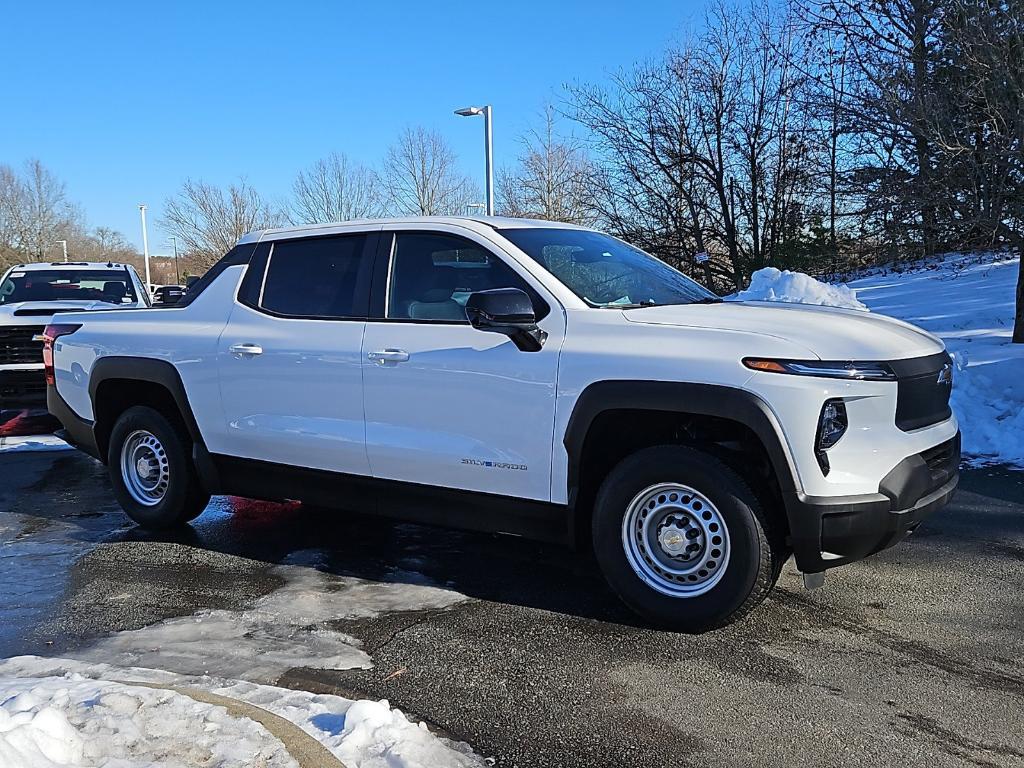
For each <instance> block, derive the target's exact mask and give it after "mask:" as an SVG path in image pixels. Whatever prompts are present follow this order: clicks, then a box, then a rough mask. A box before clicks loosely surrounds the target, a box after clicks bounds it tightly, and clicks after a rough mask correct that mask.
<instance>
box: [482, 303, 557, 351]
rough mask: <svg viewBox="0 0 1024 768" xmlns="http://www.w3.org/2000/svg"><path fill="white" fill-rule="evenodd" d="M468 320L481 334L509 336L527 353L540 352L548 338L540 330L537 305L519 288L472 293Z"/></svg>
mask: <svg viewBox="0 0 1024 768" xmlns="http://www.w3.org/2000/svg"><path fill="white" fill-rule="evenodd" d="M466 317H467V318H469V324H470V325H472V326H473V327H474V328H476V329H477V330H478V331H491V332H492V333H503V334H505V335H506V336H508V337H509V338H510V339H512V341H513V342H514V343H515V345H516V346H517V347H519V349H521V350H522V351H523V352H539V351H540V349H541V347H543V346H544V341H545V339H547V337H548V335H547V333H546V332H545V331H542V330H541V329H540V328H538V327H537V316H536V315H535V314H534V312H533V302H531V301H530V297H529V296H527V295H526V291H522V290H520V289H519V288H495V289H494V290H490V291H477V292H475V293H471V294H470V295H469V300H468V301H466Z"/></svg>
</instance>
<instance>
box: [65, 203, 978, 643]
mask: <svg viewBox="0 0 1024 768" xmlns="http://www.w3.org/2000/svg"><path fill="white" fill-rule="evenodd" d="M46 337H47V341H46V344H47V355H48V359H49V361H50V365H51V368H52V375H53V376H54V377H55V382H56V383H55V386H51V387H50V388H49V391H48V402H49V408H50V411H51V412H52V413H53V414H54V415H56V416H57V417H58V418H60V420H61V421H62V422H63V424H64V427H65V430H66V435H67V438H68V440H69V441H70V442H73V443H75V444H77V445H78V446H80V447H81V448H83V449H84V450H86V451H88V452H89V453H91V454H92V455H93V456H95V457H97V458H98V459H100V460H101V461H103V462H106V463H107V464H108V465H109V468H110V477H111V480H112V483H113V487H114V490H115V493H116V495H117V497H118V499H119V501H120V503H121V504H122V506H123V507H124V509H125V511H126V512H127V513H128V514H129V515H130V516H131V517H132V518H133V519H134V520H135V521H137V522H138V523H140V524H141V525H148V526H155V527H164V526H170V525H176V524H181V523H184V522H185V521H187V520H190V519H192V518H194V517H195V516H197V515H198V514H200V512H201V511H202V510H203V508H204V507H205V505H206V503H207V501H208V500H209V497H210V494H213V493H232V494H239V495H243V496H252V497H257V498H265V499H300V500H304V501H308V502H311V503H316V504H319V505H330V506H334V507H337V508H340V509H359V510H366V511H369V512H376V513H380V514H386V515H392V516H397V517H401V518H405V519H411V520H416V521H421V522H431V523H441V524H446V525H454V526H462V527H467V528H473V529H477V530H484V531H496V532H506V533H515V534H522V535H528V536H533V537H536V538H540V539H546V540H554V541H560V542H566V543H568V544H571V545H576V546H586V547H591V548H592V549H593V551H594V552H595V554H596V556H597V561H598V563H599V564H600V567H601V569H602V571H603V573H604V575H605V577H606V578H607V580H608V582H609V583H610V585H611V586H612V588H613V589H615V591H616V592H617V593H618V594H619V595H620V596H621V597H622V599H623V600H624V601H625V602H626V603H627V604H628V605H629V606H630V607H632V608H633V609H634V610H636V611H637V612H638V613H640V614H641V615H643V616H645V617H647V618H648V619H650V620H651V621H654V622H656V623H658V624H662V625H668V626H671V627H676V628H680V629H685V630H691V631H699V630H704V629H708V628H711V627H715V626H720V625H722V624H725V623H727V622H729V621H733V620H735V619H737V618H738V617H740V616H743V615H744V614H745V613H747V612H748V611H750V610H751V609H752V608H753V607H754V606H755V605H757V604H758V603H759V602H760V601H761V600H762V599H763V598H764V597H765V596H766V595H767V594H768V593H769V591H770V590H771V589H772V587H773V585H774V584H775V582H776V579H777V578H778V576H779V572H780V569H781V568H782V565H783V563H784V562H785V560H786V559H787V558H788V557H789V556H790V555H791V554H792V555H794V556H795V557H796V563H797V566H798V567H799V568H800V569H801V570H802V571H803V572H804V573H805V574H807V575H808V581H809V582H811V583H812V585H813V584H816V583H818V582H820V574H821V573H822V572H824V571H825V569H827V568H831V567H834V566H838V565H842V564H844V563H849V562H852V561H855V560H858V559H860V558H863V557H865V556H867V555H869V554H871V553H873V552H876V551H878V550H880V549H882V548H884V547H888V546H890V545H892V544H895V543H896V542H898V541H900V540H901V539H902V538H904V537H905V536H906V535H907V534H908V533H909V532H910V531H912V530H913V529H914V528H915V527H916V526H917V525H918V524H919V523H920V521H921V520H922V519H923V518H924V517H925V516H927V515H928V514H930V513H932V512H934V511H935V510H937V509H939V508H940V507H941V506H942V505H944V504H945V503H946V502H947V501H948V500H949V499H950V497H951V496H952V494H953V491H954V488H955V487H956V484H957V478H958V474H957V472H958V465H959V456H960V443H959V431H958V428H957V422H956V419H955V418H954V417H953V415H952V413H951V412H950V408H949V395H950V386H951V379H950V372H951V366H950V361H949V357H948V355H947V354H946V352H945V351H944V349H943V346H942V343H941V342H940V341H939V340H938V339H936V338H935V337H933V336H931V335H929V334H928V333H925V332H924V331H922V330H919V329H917V328H914V327H912V326H910V325H907V324H906V323H901V322H898V321H895V320H891V319H888V318H885V317H880V316H878V315H871V314H866V313H863V312H855V311H848V310H838V309H828V308H821V307H809V306H800V305H780V304H766V303H743V302H738V303H731V302H729V303H727V302H723V301H721V300H720V299H719V298H718V297H717V296H715V295H713V294H712V293H710V292H709V291H707V290H706V289H704V288H703V287H701V286H700V285H698V284H697V283H695V282H693V281H692V280H690V279H688V278H687V277H685V276H684V275H682V274H681V273H679V272H677V271H676V270H674V269H672V268H670V267H669V266H667V265H666V264H664V263H663V262H661V261H659V260H658V259H656V258H654V257H652V256H649V255H648V254H646V253H643V252H642V251H639V250H637V249H636V248H633V247H631V246H629V245H627V244H626V243H624V242H622V241H621V240H617V239H615V238H613V237H609V236H608V235H604V234H601V233H600V232H595V231H591V230H587V229H581V228H578V227H571V226H567V225H564V224H553V223H546V222H540V221H534V220H525V219H524V220H517V219H500V218H487V219H466V218H419V219H393V220H378V221H361V222H348V223H344V224H337V225H329V226H307V227H299V228H291V229H275V230H268V231H265V232H257V233H254V234H252V235H249V236H247V237H245V238H243V239H242V240H241V241H240V242H239V243H238V245H237V246H236V247H235V248H234V249H233V250H232V251H231V252H229V253H228V254H227V255H226V256H225V257H224V258H223V259H222V260H221V261H220V262H219V263H218V264H217V265H216V266H215V267H213V268H212V269H211V270H210V271H209V272H208V273H207V274H206V275H205V276H204V277H203V278H202V279H201V280H200V281H199V282H198V283H196V284H195V285H194V286H193V287H192V288H190V290H189V292H188V294H187V295H186V298H185V301H184V302H183V303H181V304H179V305H177V306H175V307H170V308H167V309H159V308H155V309H153V310H151V311H148V312H145V313H119V312H109V313H107V312H101V313H92V314H89V315H85V314H74V315H65V316H61V317H60V318H59V320H58V321H57V322H55V324H54V325H52V326H51V327H50V328H48V329H47V332H46Z"/></svg>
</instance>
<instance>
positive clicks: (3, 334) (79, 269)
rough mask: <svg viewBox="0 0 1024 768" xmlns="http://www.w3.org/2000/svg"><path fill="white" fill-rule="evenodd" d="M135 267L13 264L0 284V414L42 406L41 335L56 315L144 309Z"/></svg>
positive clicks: (144, 299) (145, 295) (146, 297)
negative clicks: (102, 310)
mask: <svg viewBox="0 0 1024 768" xmlns="http://www.w3.org/2000/svg"><path fill="white" fill-rule="evenodd" d="M149 304H150V300H149V294H148V293H147V292H146V290H145V288H144V287H143V284H142V281H141V280H140V279H139V276H138V274H137V273H136V271H135V268H134V267H132V266H130V265H128V264H116V263H114V262H86V261H76V262H52V263H38V264H16V265H15V266H13V267H11V268H10V269H8V270H7V272H6V273H4V276H3V278H2V279H0V410H4V409H7V408H28V407H32V406H45V404H46V382H45V381H44V379H43V344H42V342H41V341H39V340H38V339H36V338H35V337H37V336H40V335H41V334H42V332H43V329H44V328H45V327H46V325H47V324H48V323H49V322H50V320H51V319H52V318H53V316H54V315H55V314H57V313H60V312H72V311H82V310H87V311H91V310H95V309H107V310H109V309H110V308H111V306H112V305H113V306H116V307H118V308H127V307H134V308H138V307H148V306H149Z"/></svg>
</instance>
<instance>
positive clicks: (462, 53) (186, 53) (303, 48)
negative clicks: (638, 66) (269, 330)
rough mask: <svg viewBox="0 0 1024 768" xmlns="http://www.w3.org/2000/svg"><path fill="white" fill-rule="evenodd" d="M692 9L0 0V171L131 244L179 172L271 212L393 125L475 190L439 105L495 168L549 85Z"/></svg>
mask: <svg viewBox="0 0 1024 768" xmlns="http://www.w3.org/2000/svg"><path fill="white" fill-rule="evenodd" d="M704 4H705V3H704V0H676V1H675V2H672V1H671V0H647V1H646V2H643V3H628V2H603V1H602V2H552V1H551V0H547V1H546V2H544V1H542V0H520V2H518V3H486V2H478V3H463V2H458V3H455V2H453V3H424V2H391V3H383V2H377V3H372V4H371V3H358V4H357V3H345V2H292V3H287V4H285V3H263V2H258V1H256V2H248V3H242V2H237V3H235V2H215V1H214V0H208V2H191V1H189V2H169V3H148V4H147V3H138V2H136V3H123V2H67V3H65V2H60V3H45V2H33V3H21V2H8V3H6V4H5V8H4V11H3V18H4V26H5V28H6V32H7V34H5V35H4V38H5V39H4V46H3V47H2V48H0V73H2V78H0V79H2V82H3V97H4V109H3V116H2V117H0V162H5V163H9V164H20V163H21V162H23V161H24V160H26V159H28V158H30V157H38V158H39V159H40V160H42V161H43V163H44V164H45V165H47V166H48V167H49V168H50V169H51V170H53V171H54V172H56V173H57V174H58V175H59V176H60V177H61V178H62V179H63V180H64V181H66V183H67V187H68V192H69V195H70V197H71V198H72V199H74V200H76V201H77V202H79V203H81V204H82V205H83V207H84V208H85V211H86V213H87V216H88V220H89V223H90V225H92V226H96V225H100V224H102V225H106V226H111V227H114V228H115V229H118V230H120V231H121V232H122V233H123V234H124V235H125V236H126V237H127V238H128V239H129V241H130V242H133V243H135V244H136V245H140V244H141V235H140V232H139V223H138V210H137V208H136V206H137V204H138V203H140V202H145V203H147V204H148V206H149V208H150V219H151V221H152V220H154V219H157V218H158V217H159V214H160V211H161V210H162V208H163V203H164V200H165V199H166V198H167V197H168V196H170V195H171V194H173V193H174V191H175V190H177V189H178V188H179V187H180V185H181V183H182V181H183V180H184V179H185V178H187V177H192V178H196V179H203V180H205V181H208V182H211V183H215V184H226V183H228V182H230V181H232V180H234V179H236V178H237V177H239V176H245V177H246V178H247V179H248V180H249V181H250V182H251V183H252V184H253V185H255V186H256V187H257V188H258V189H259V190H260V192H261V193H263V194H264V195H266V196H268V197H271V198H274V199H283V198H284V197H285V196H286V195H287V193H288V190H289V187H290V185H291V181H292V179H293V178H294V176H295V173H296V172H297V171H298V170H300V169H301V168H303V167H305V166H308V165H309V164H311V163H312V162H314V161H315V160H317V159H318V158H320V157H323V156H325V155H327V154H328V153H330V152H331V151H335V150H337V151H344V152H346V153H347V154H349V155H350V156H352V157H354V158H357V159H359V160H362V161H364V162H368V163H371V164H375V163H377V162H378V161H379V159H380V158H381V157H382V156H383V154H384V152H385V150H386V148H387V146H388V144H389V143H391V141H392V140H393V139H394V137H395V136H396V135H397V134H398V132H399V131H400V130H401V129H402V127H403V126H406V125H416V124H421V125H424V126H427V127H430V128H434V129H437V130H439V131H442V132H443V133H444V135H445V136H446V138H447V139H448V140H449V141H450V142H451V144H452V146H453V147H455V149H456V151H457V152H458V153H459V156H460V158H461V161H462V163H463V166H464V170H465V171H466V172H467V173H470V174H472V175H473V176H474V178H478V179H480V181H481V186H482V178H483V152H482V131H483V126H482V120H480V119H479V118H474V119H466V118H459V117H455V116H454V115H452V110H453V109H454V108H456V107H460V106H465V105H467V104H480V103H487V102H490V103H491V104H492V105H493V106H494V142H495V155H496V164H497V165H498V166H499V167H500V166H501V165H503V164H505V163H508V162H511V160H512V159H513V158H514V157H515V155H516V153H517V151H518V144H517V139H518V137H519V136H520V135H521V134H522V133H523V132H524V131H525V130H527V129H528V128H529V127H530V126H531V124H534V123H535V121H536V120H537V115H538V113H539V111H540V110H541V108H542V107H543V104H544V103H545V101H557V100H558V99H559V98H560V94H561V85H562V84H563V83H566V82H572V81H577V80H578V81H583V82H596V81H601V80H603V79H605V77H606V75H607V73H608V72H610V71H613V70H615V69H617V68H619V67H621V66H626V65H629V64H630V63H632V62H634V61H636V60H639V59H643V58H648V57H651V56H654V55H657V54H658V53H659V52H660V51H661V50H663V49H664V48H665V47H666V46H667V45H669V44H671V43H672V42H673V41H674V40H676V39H678V38H679V37H680V36H681V35H682V34H684V33H685V32H686V31H687V30H689V29H692V28H693V27H694V25H696V24H699V23H700V19H701V15H702V13H703V8H704ZM12 33H13V34H12ZM155 229H156V227H153V229H151V232H150V241H151V250H152V251H153V252H154V253H160V252H164V251H165V250H166V249H165V248H164V242H165V238H164V233H161V232H159V231H154V230H155Z"/></svg>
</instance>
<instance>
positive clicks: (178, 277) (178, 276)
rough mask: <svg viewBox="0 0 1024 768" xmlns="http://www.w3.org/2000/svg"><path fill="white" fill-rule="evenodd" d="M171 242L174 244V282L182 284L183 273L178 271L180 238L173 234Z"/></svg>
mask: <svg viewBox="0 0 1024 768" xmlns="http://www.w3.org/2000/svg"><path fill="white" fill-rule="evenodd" d="M171 244H172V245H173V246H174V282H175V283H177V284H178V285H181V274H180V273H179V272H178V238H177V237H176V236H175V235H171Z"/></svg>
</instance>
